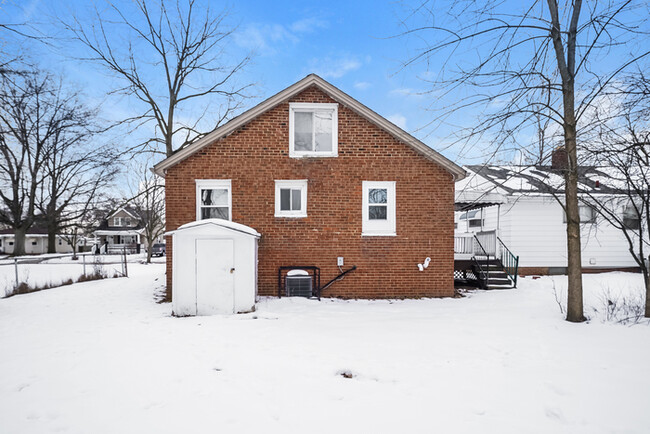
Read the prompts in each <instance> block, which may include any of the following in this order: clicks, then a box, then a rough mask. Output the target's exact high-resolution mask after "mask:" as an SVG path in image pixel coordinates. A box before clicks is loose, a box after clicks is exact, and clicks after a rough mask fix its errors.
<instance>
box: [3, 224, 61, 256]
mask: <svg viewBox="0 0 650 434" xmlns="http://www.w3.org/2000/svg"><path fill="white" fill-rule="evenodd" d="M14 243H15V237H14V230H13V229H11V228H10V229H2V230H0V253H6V254H11V253H13V252H14ZM55 247H56V253H72V245H71V244H70V243H69V242H68V241H67V240H66V239H65V238H64V237H63V236H61V235H57V236H56V244H55ZM42 253H47V230H46V229H45V228H42V227H38V226H35V227H32V228H30V229H29V230H28V231H27V233H26V235H25V254H27V255H40V254H42Z"/></svg>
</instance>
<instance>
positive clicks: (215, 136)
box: [153, 74, 465, 180]
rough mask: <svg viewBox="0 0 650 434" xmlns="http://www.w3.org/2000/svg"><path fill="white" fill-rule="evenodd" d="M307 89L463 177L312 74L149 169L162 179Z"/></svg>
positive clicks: (457, 169) (439, 157) (442, 159)
mask: <svg viewBox="0 0 650 434" xmlns="http://www.w3.org/2000/svg"><path fill="white" fill-rule="evenodd" d="M310 86H316V87H318V88H319V89H320V90H322V91H323V92H325V93H326V94H328V95H329V96H330V97H331V98H332V99H334V100H335V101H337V102H339V103H341V104H343V105H345V106H346V107H348V108H350V109H351V110H353V111H355V112H356V113H358V114H359V115H361V116H362V117H364V118H366V119H367V120H368V121H370V122H371V123H373V124H375V125H377V126H378V127H380V128H382V129H383V130H384V131H386V132H388V133H389V134H391V135H392V136H393V137H395V138H396V139H398V140H399V141H401V142H403V143H406V144H407V145H409V146H410V147H411V148H413V149H414V150H415V151H417V152H418V153H419V154H421V155H423V156H424V157H426V158H428V159H429V160H431V161H433V162H435V163H437V164H439V165H440V166H442V167H443V168H444V169H445V170H447V171H448V172H449V173H451V174H452V175H453V176H454V178H455V179H456V180H459V179H462V178H464V177H465V171H464V170H463V169H462V168H461V167H460V166H458V165H457V164H456V163H454V162H453V161H451V160H449V159H447V158H446V157H444V156H442V155H441V154H440V153H438V152H436V151H434V150H433V149H432V148H431V147H429V146H428V145H426V144H425V143H423V142H421V141H420V140H418V139H416V138H415V137H413V136H412V135H410V134H409V133H407V132H406V131H404V130H403V129H401V128H400V127H398V126H397V125H395V124H393V123H392V122H390V121H389V120H387V119H386V118H384V117H382V116H380V115H378V114H377V113H375V112H374V111H372V110H371V109H369V108H368V107H366V106H365V105H363V104H361V103H360V102H359V101H357V100H356V99H354V98H352V97H351V96H349V95H348V94H346V93H345V92H343V91H341V90H340V89H338V88H337V87H335V86H333V85H332V84H330V83H328V82H327V81H325V80H323V79H322V78H320V77H319V76H317V75H316V74H310V75H308V76H307V77H305V78H303V79H302V80H300V81H298V82H297V83H294V84H292V85H291V86H289V87H287V88H286V89H284V90H282V91H281V92H279V93H277V94H275V95H273V96H272V97H270V98H268V99H267V100H265V101H263V102H261V103H260V104H258V105H256V106H255V107H253V108H251V109H250V110H248V111H246V112H244V113H242V114H240V115H239V116H237V117H235V118H233V119H231V120H230V121H228V122H227V123H225V124H224V125H222V126H220V127H219V128H217V129H216V130H214V131H213V132H211V133H210V134H207V135H206V136H205V137H203V138H201V139H199V140H197V141H196V142H194V143H192V144H191V145H189V146H187V147H184V148H181V149H179V150H177V151H176V152H175V153H174V154H173V155H171V156H170V157H168V158H166V159H164V160H162V161H161V162H159V163H158V164H156V165H155V166H154V168H153V170H154V172H155V173H156V174H158V175H160V176H162V177H164V176H165V171H166V170H167V169H169V168H170V167H172V166H174V165H176V164H178V163H180V162H181V161H183V160H184V159H186V158H188V157H189V156H191V155H193V154H194V153H196V152H198V151H199V150H201V149H203V148H204V147H206V146H208V145H209V144H211V143H213V142H215V141H216V140H219V139H222V138H224V137H227V136H228V135H230V134H232V133H233V132H235V131H236V130H237V129H238V128H240V127H241V126H243V125H245V124H247V123H248V122H250V121H251V120H253V119H254V118H256V117H257V116H259V115H261V114H262V113H264V112H266V111H268V110H270V109H272V108H274V107H275V106H277V105H279V104H281V103H283V102H285V101H287V100H288V99H289V98H291V97H292V96H294V95H296V94H298V93H300V92H302V91H303V90H305V89H307V88H308V87H310Z"/></svg>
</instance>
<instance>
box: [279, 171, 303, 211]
mask: <svg viewBox="0 0 650 434" xmlns="http://www.w3.org/2000/svg"><path fill="white" fill-rule="evenodd" d="M275 216H276V217H307V180H306V179H300V180H290V181H289V180H287V181H285V180H282V181H280V180H276V181H275Z"/></svg>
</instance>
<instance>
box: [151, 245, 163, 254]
mask: <svg viewBox="0 0 650 434" xmlns="http://www.w3.org/2000/svg"><path fill="white" fill-rule="evenodd" d="M164 255H165V244H164V243H163V244H154V245H153V246H152V247H151V256H164Z"/></svg>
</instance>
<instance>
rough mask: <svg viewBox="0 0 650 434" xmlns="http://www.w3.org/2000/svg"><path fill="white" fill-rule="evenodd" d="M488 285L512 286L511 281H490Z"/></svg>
mask: <svg viewBox="0 0 650 434" xmlns="http://www.w3.org/2000/svg"><path fill="white" fill-rule="evenodd" d="M488 285H489V286H492V285H512V282H511V281H510V279H491V278H490V279H488Z"/></svg>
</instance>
